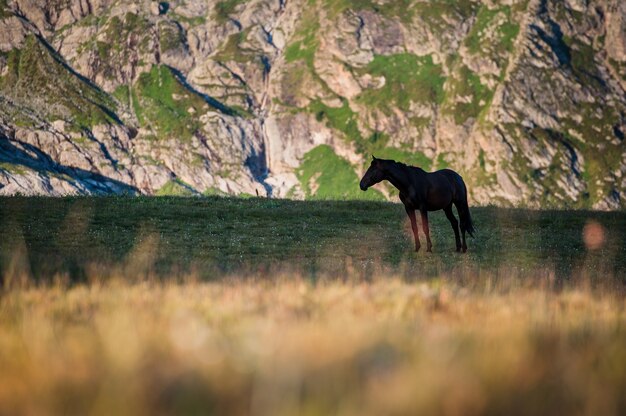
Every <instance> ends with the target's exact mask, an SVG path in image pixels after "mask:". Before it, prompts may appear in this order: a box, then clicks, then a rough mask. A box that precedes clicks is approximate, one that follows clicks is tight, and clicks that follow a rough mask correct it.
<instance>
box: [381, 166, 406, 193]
mask: <svg viewBox="0 0 626 416" xmlns="http://www.w3.org/2000/svg"><path fill="white" fill-rule="evenodd" d="M385 179H387V180H388V181H389V182H391V184H392V185H393V186H395V187H396V188H398V190H399V191H400V192H403V193H406V192H407V191H408V189H409V186H410V180H409V175H408V172H406V167H404V166H401V165H398V164H394V165H392V166H390V167H389V169H388V170H387V177H386V178H385Z"/></svg>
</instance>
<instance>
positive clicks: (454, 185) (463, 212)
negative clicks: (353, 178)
mask: <svg viewBox="0 0 626 416" xmlns="http://www.w3.org/2000/svg"><path fill="white" fill-rule="evenodd" d="M384 180H387V181H389V182H391V184H392V185H393V186H395V187H396V188H398V190H399V191H400V200H401V201H402V203H403V204H404V208H405V209H406V213H407V214H408V215H409V218H410V219H411V228H412V229H413V236H414V237H415V251H419V249H420V239H419V236H418V232H417V221H416V220H415V210H419V211H420V213H421V215H422V227H423V228H424V234H426V242H427V244H428V245H427V249H426V251H429V252H431V251H432V250H431V248H432V246H433V245H432V243H431V242H430V230H429V228H428V211H438V210H440V209H442V210H443V211H444V212H445V213H446V217H448V220H449V221H450V224H452V229H453V230H454V237H455V240H456V251H461V250H463V252H464V253H465V252H466V251H467V244H466V243H465V233H466V232H467V233H469V235H471V236H472V237H473V236H474V234H473V233H474V226H473V225H472V217H471V216H470V212H469V207H468V205H467V188H466V187H465V182H463V178H461V175H459V174H458V173H456V172H455V171H453V170H450V169H442V170H438V171H437V172H432V173H429V172H426V171H424V170H423V169H422V168H416V167H414V166H407V165H405V164H404V163H399V162H395V161H393V160H384V159H376V158H375V157H372V164H371V165H370V167H369V169H368V170H367V172H365V175H363V178H362V179H361V185H360V186H361V190H363V191H367V188H369V187H370V186H372V185H375V184H377V183H379V182H381V181H384ZM453 204H454V205H455V206H456V210H457V212H458V213H459V217H460V218H461V231H462V233H463V244H461V238H460V236H459V222H458V221H457V219H456V218H455V216H454V214H453V213H452V205H453Z"/></svg>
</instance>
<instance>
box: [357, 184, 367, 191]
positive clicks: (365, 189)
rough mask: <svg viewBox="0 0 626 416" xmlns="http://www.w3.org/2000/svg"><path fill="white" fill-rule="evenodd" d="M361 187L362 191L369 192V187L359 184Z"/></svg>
mask: <svg viewBox="0 0 626 416" xmlns="http://www.w3.org/2000/svg"><path fill="white" fill-rule="evenodd" d="M359 187H360V188H361V191H367V186H365V185H363V184H362V183H361V184H359Z"/></svg>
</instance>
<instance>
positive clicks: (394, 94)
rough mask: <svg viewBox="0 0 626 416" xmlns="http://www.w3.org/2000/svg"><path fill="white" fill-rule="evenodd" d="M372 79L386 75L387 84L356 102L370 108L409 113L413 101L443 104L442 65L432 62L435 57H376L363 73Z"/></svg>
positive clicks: (371, 90) (409, 55)
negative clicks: (392, 109) (393, 109)
mask: <svg viewBox="0 0 626 416" xmlns="http://www.w3.org/2000/svg"><path fill="white" fill-rule="evenodd" d="M362 72H367V73H369V74H371V75H373V76H384V77H385V85H384V86H383V87H382V88H378V89H369V90H366V91H364V92H363V93H361V94H360V95H359V96H358V97H357V100H358V101H359V102H361V103H363V104H365V105H367V106H369V107H373V108H378V109H379V110H381V111H383V112H384V113H387V114H388V113H390V112H391V109H390V108H389V104H390V103H393V104H395V105H397V106H398V107H399V108H400V109H401V110H404V111H408V110H409V109H410V105H411V102H421V103H441V102H442V101H443V97H444V94H443V84H444V82H445V80H446V78H445V77H444V76H443V71H442V69H441V65H438V64H435V63H433V59H432V56H424V57H418V56H416V55H413V54H410V53H402V54H397V55H389V56H382V55H377V56H375V57H374V60H373V61H372V62H370V63H369V64H368V65H367V67H366V68H365V69H364V70H362Z"/></svg>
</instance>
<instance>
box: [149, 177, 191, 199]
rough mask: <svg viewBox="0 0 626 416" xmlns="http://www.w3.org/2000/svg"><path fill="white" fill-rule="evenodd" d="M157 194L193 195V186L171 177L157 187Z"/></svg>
mask: <svg viewBox="0 0 626 416" xmlns="http://www.w3.org/2000/svg"><path fill="white" fill-rule="evenodd" d="M155 195H157V196H193V195H195V192H194V191H193V188H192V187H191V186H189V185H188V184H186V183H185V182H183V181H181V180H180V179H172V180H170V181H169V182H167V183H166V184H165V185H163V186H162V187H161V189H159V190H158V191H157V192H156V194H155Z"/></svg>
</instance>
